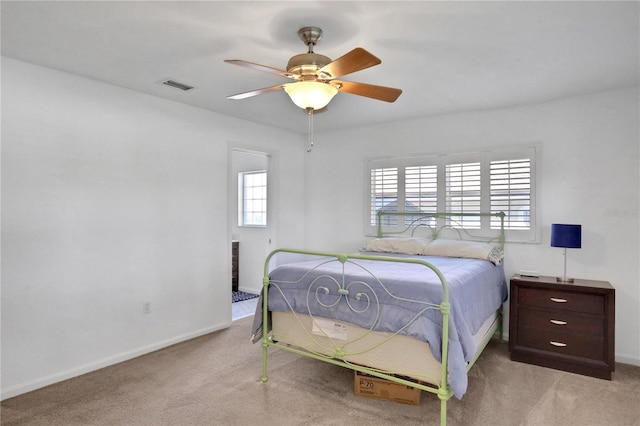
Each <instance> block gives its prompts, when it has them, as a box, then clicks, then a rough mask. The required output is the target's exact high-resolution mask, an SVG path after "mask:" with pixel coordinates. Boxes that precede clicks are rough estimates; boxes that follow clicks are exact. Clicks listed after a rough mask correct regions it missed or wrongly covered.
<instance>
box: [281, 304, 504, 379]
mask: <svg viewBox="0 0 640 426" xmlns="http://www.w3.org/2000/svg"><path fill="white" fill-rule="evenodd" d="M314 319H315V323H314V321H313V319H312V318H311V316H309V315H305V314H297V313H294V312H290V311H289V312H272V321H273V322H272V324H273V330H272V337H273V340H274V341H277V342H279V343H281V344H286V345H290V346H293V347H296V348H301V349H304V350H306V351H309V352H312V353H316V354H320V355H325V356H328V357H335V356H336V352H337V351H339V352H340V353H341V354H342V353H344V355H341V356H339V358H340V359H342V360H344V361H346V362H348V363H353V364H358V365H363V366H367V367H370V368H374V369H379V370H382V371H385V372H387V373H391V374H398V375H402V376H407V377H410V378H412V379H414V380H417V381H420V382H422V383H425V384H431V385H434V386H439V385H440V383H441V382H442V377H441V375H442V365H441V363H440V362H439V361H438V360H436V359H435V358H434V357H433V355H432V352H431V349H430V347H429V344H428V343H426V342H423V341H421V340H419V339H415V338H412V337H409V336H405V335H401V334H395V333H389V332H382V331H369V330H367V329H364V328H362V327H359V326H357V325H355V324H351V323H348V322H345V321H336V320H333V319H329V318H321V317H314ZM500 320H501V318H500V316H499V315H498V314H497V313H494V314H492V315H491V316H490V317H489V318H487V319H486V321H485V322H484V323H483V324H482V326H481V327H480V329H479V330H478V331H477V332H476V334H474V335H473V341H474V343H475V344H476V347H478V348H482V347H483V346H484V343H485V342H487V341H488V340H489V339H490V338H491V337H492V335H493V333H494V332H495V330H496V329H497V327H498V321H500Z"/></svg>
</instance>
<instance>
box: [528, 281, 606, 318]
mask: <svg viewBox="0 0 640 426" xmlns="http://www.w3.org/2000/svg"><path fill="white" fill-rule="evenodd" d="M518 304H520V305H525V306H537V307H540V308H548V309H561V310H563V311H573V312H584V313H590V314H596V315H602V314H603V312H604V297H603V296H600V295H597V294H596V295H593V294H584V293H575V292H571V291H562V290H544V289H538V288H531V287H528V288H527V287H523V288H522V289H520V292H519V293H518Z"/></svg>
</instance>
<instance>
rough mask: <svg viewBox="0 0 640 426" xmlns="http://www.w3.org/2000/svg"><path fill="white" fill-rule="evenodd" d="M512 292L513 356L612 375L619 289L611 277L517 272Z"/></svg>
mask: <svg viewBox="0 0 640 426" xmlns="http://www.w3.org/2000/svg"><path fill="white" fill-rule="evenodd" d="M510 298H511V300H510V304H509V307H510V311H509V351H510V352H511V359H512V360H514V361H520V362H526V363H529V364H535V365H540V366H543V367H550V368H555V369H558V370H564V371H570V372H572V373H578V374H584V375H587V376H593V377H599V378H601V379H608V380H611V372H612V371H614V368H615V361H614V350H615V345H614V338H615V289H614V288H613V287H612V286H611V284H610V283H609V282H607V281H593V280H580V279H575V281H574V282H573V283H561V282H557V280H556V278H555V277H543V276H541V277H537V278H534V277H525V276H520V275H514V276H513V277H511V296H510Z"/></svg>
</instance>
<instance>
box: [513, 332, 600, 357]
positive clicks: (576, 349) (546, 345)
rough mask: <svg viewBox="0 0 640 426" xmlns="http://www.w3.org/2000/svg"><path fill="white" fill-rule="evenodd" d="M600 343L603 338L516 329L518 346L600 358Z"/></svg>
mask: <svg viewBox="0 0 640 426" xmlns="http://www.w3.org/2000/svg"><path fill="white" fill-rule="evenodd" d="M602 344H603V339H602V338H597V337H591V336H578V335H575V334H571V333H561V332H557V331H553V330H541V329H533V328H527V327H519V329H518V345H519V346H525V347H527V348H531V349H539V350H542V351H547V352H554V353H557V354H563V355H571V356H575V357H580V358H589V359H595V360H602V359H603V355H604V349H603V346H602Z"/></svg>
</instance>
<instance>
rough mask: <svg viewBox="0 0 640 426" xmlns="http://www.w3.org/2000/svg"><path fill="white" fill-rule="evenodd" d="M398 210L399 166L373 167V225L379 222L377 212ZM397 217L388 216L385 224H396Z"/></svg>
mask: <svg viewBox="0 0 640 426" xmlns="http://www.w3.org/2000/svg"><path fill="white" fill-rule="evenodd" d="M379 210H384V211H387V212H397V211H398V168H397V167H388V168H379V169H371V209H370V211H371V217H370V223H371V226H375V225H376V224H377V212H378V211H379ZM396 222H397V221H396V218H395V217H386V218H385V222H384V223H383V225H395V224H396Z"/></svg>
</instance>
